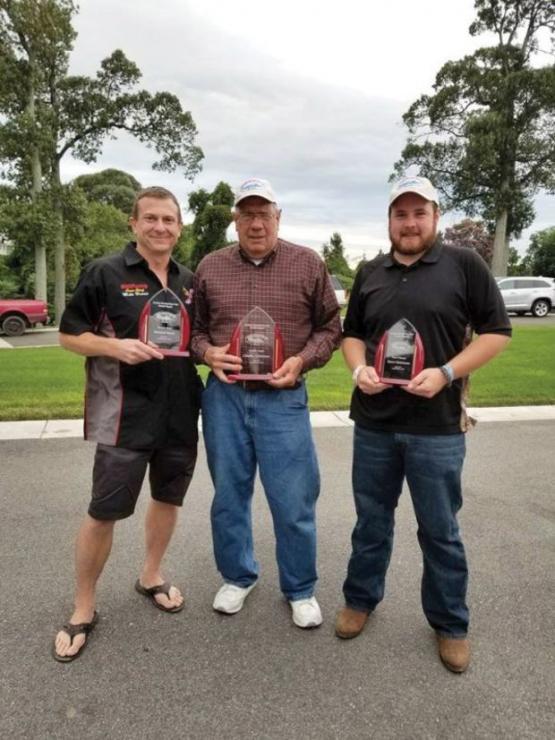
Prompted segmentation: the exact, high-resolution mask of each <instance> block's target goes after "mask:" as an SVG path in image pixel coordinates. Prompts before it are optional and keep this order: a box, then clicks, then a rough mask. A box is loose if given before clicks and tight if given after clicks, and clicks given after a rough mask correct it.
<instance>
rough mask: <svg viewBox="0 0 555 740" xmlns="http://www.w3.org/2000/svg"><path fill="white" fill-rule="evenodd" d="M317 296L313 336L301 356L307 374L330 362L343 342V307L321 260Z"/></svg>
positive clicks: (315, 289) (315, 293) (314, 305)
mask: <svg viewBox="0 0 555 740" xmlns="http://www.w3.org/2000/svg"><path fill="white" fill-rule="evenodd" d="M316 269H317V273H316V280H315V286H314V292H313V304H312V305H313V310H312V316H313V319H312V326H313V330H312V334H311V335H310V337H309V338H308V341H307V343H306V344H305V346H304V347H303V349H302V350H301V352H299V355H298V356H299V357H300V358H301V359H302V361H303V371H304V370H312V369H314V368H317V367H322V366H323V365H325V364H326V362H327V361H328V360H329V359H330V357H331V356H332V354H333V352H334V351H335V350H336V349H337V348H338V347H339V344H340V341H341V321H340V319H339V304H338V303H337V298H336V297H335V291H334V290H333V287H332V284H331V280H330V279H329V276H328V271H327V269H326V266H325V264H324V262H322V261H321V260H319V259H318V265H317V268H316Z"/></svg>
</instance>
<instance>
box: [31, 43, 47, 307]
mask: <svg viewBox="0 0 555 740" xmlns="http://www.w3.org/2000/svg"><path fill="white" fill-rule="evenodd" d="M29 66H30V75H29V97H28V100H27V113H28V115H29V119H30V121H31V127H32V135H31V147H30V149H31V201H32V203H33V206H34V207H35V208H36V207H37V205H38V202H39V197H40V194H41V192H42V166H41V161H40V151H39V143H38V141H37V121H36V113H35V79H36V74H37V71H36V64H35V61H34V58H33V56H32V55H31V54H30V55H29ZM46 270H47V268H46V245H45V244H44V241H43V240H42V239H41V237H40V236H39V237H37V238H36V241H35V298H37V299H38V300H39V301H46V300H47V294H46V291H47V289H46V284H47V271H46Z"/></svg>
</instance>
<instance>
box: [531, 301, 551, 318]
mask: <svg viewBox="0 0 555 740" xmlns="http://www.w3.org/2000/svg"><path fill="white" fill-rule="evenodd" d="M550 308H551V307H550V305H549V303H548V302H547V301H545V300H543V298H540V299H539V300H537V301H534V303H533V304H532V314H533V315H534V316H535V317H536V318H537V319H543V317H544V316H547V314H548V313H549V311H550Z"/></svg>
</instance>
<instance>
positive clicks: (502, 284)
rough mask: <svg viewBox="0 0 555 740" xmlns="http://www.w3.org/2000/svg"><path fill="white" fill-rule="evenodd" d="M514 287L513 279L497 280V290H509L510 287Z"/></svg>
mask: <svg viewBox="0 0 555 740" xmlns="http://www.w3.org/2000/svg"><path fill="white" fill-rule="evenodd" d="M514 287H515V281H514V280H500V281H499V290H510V289H511V288H514Z"/></svg>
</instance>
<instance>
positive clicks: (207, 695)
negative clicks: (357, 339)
mask: <svg viewBox="0 0 555 740" xmlns="http://www.w3.org/2000/svg"><path fill="white" fill-rule="evenodd" d="M315 437H316V441H317V446H318V451H319V457H320V463H321V469H322V479H323V489H322V495H321V497H320V501H319V509H318V518H319V570H320V583H319V588H318V598H319V600H320V603H321V605H322V609H323V612H324V620H325V621H324V624H323V626H322V627H321V628H319V629H318V630H314V631H302V630H299V629H298V628H296V627H295V626H294V625H293V624H292V622H291V619H290V612H289V607H288V605H287V604H286V603H285V602H284V601H283V599H282V597H281V596H280V593H279V589H278V585H277V573H276V567H275V563H274V541H273V536H272V532H271V523H270V518H269V514H268V510H267V506H266V503H265V501H264V499H263V496H262V495H260V490H257V494H256V496H255V507H254V530H255V541H256V548H257V553H258V557H259V560H260V562H261V571H262V572H261V578H260V581H259V584H258V585H257V587H256V588H255V589H254V591H253V593H252V594H251V595H250V596H249V599H248V601H247V603H246V605H245V608H244V609H243V611H242V612H240V613H239V614H237V615H235V616H232V617H226V616H223V615H219V614H217V613H215V612H213V611H212V609H211V601H212V598H213V595H214V593H215V591H216V589H217V588H218V587H219V585H220V579H219V576H218V574H217V573H216V571H215V568H214V564H213V560H212V553H211V544H210V531H209V523H208V514H209V504H210V498H211V486H210V483H209V478H208V474H207V470H206V464H205V462H204V455H203V453H202V452H201V456H200V462H199V465H198V470H197V472H196V474H195V478H194V481H193V484H192V486H191V489H190V491H189V493H188V496H187V499H186V503H185V507H184V511H183V515H182V517H181V520H180V524H179V527H178V531H177V532H176V535H175V537H174V540H173V542H172V545H171V549H170V552H169V553H168V557H167V573H168V575H170V576H171V577H172V578H173V579H175V582H176V583H178V584H179V585H180V586H181V587H183V588H184V590H185V593H186V599H187V606H186V609H185V610H184V611H183V612H181V613H180V614H176V615H171V614H164V613H162V612H160V611H157V610H156V609H154V608H153V607H152V606H151V605H150V604H149V603H147V602H146V600H144V599H143V598H141V597H140V596H138V595H137V594H136V593H135V592H134V591H133V582H134V579H135V578H136V576H137V570H138V567H139V563H140V559H141V553H142V518H143V517H142V513H143V511H144V507H145V502H146V499H147V492H146V491H144V492H143V496H142V497H141V501H140V504H139V511H138V512H137V515H136V516H134V517H133V518H131V519H129V520H126V521H125V522H121V523H119V524H118V526H117V532H116V538H115V543H114V547H113V552H112V557H111V559H110V562H109V564H108V567H107V569H106V572H105V574H104V577H103V579H102V581H101V586H100V593H99V609H100V612H101V620H100V623H99V625H98V627H97V629H96V631H95V633H94V634H93V635H92V637H91V639H90V643H89V645H88V646H87V649H86V651H85V652H84V653H83V655H82V656H81V657H80V658H79V659H78V660H77V661H76V662H74V663H71V664H68V665H62V664H58V663H56V662H55V661H54V660H53V659H52V658H51V657H50V654H49V652H50V646H51V640H52V637H53V635H54V632H55V628H56V627H58V626H59V625H60V624H61V623H63V621H64V620H65V619H66V618H67V617H68V616H69V613H70V610H71V589H72V570H73V566H72V551H73V540H74V535H75V531H76V529H77V526H78V523H79V521H80V519H81V516H82V513H83V511H84V509H85V507H86V504H87V502H88V495H89V493H88V492H89V477H90V465H91V460H92V453H93V448H92V446H91V445H88V444H86V443H83V442H81V441H79V440H73V439H66V440H43V441H4V442H0V456H1V461H2V462H1V468H0V470H1V478H2V485H1V489H0V505H1V509H2V512H3V514H2V518H1V529H2V532H1V538H0V557H1V562H2V606H1V611H0V620H1V621H0V626H1V629H0V665H1V673H0V675H1V678H0V736H1V737H2V738H8V737H9V738H26V739H28V738H41V739H42V738H77V737H79V738H87V739H88V738H104V737H108V738H110V739H117V738H125V739H127V738H129V739H131V738H133V739H135V738H139V737H140V738H161V737H180V738H181V737H186V738H193V739H195V740H196V738H199V739H200V738H203V740H205V739H206V738H222V737H225V738H256V739H257V740H259V739H268V740H273V739H274V738H276V739H277V738H280V739H282V738H288V739H289V738H293V739H294V740H296V739H297V738H299V739H301V738H302V739H303V740H311V739H312V738H314V739H316V738H317V739H318V740H326V739H330V740H331V739H332V738H333V739H335V738H341V740H343V739H350V738H353V739H354V738H380V740H382V739H388V738H396V739H398V738H401V739H404V738H407V739H409V738H410V739H411V740H413V739H419V738H442V739H444V738H449V739H451V738H473V739H474V738H519V740H520V739H522V738H548V737H552V736H553V728H554V726H555V714H554V702H553V697H554V696H555V668H554V657H555V624H554V612H553V604H554V603H555V599H554V596H555V594H554V582H553V573H554V572H555V553H554V533H555V506H554V502H553V490H554V480H555V461H554V459H553V455H552V454H551V453H550V452H549V450H552V449H553V439H554V438H555V421H554V422H549V421H546V422H511V423H503V424H500V423H482V424H479V425H478V427H477V428H476V429H475V430H474V431H473V432H472V433H471V435H470V437H469V440H468V448H469V454H468V460H467V465H466V474H465V506H464V507H463V511H462V515H461V522H462V527H463V532H464V536H465V542H466V548H467V551H468V555H469V560H470V566H471V589H470V594H469V596H470V605H471V610H472V619H473V622H472V646H473V662H472V666H471V668H470V670H469V671H468V672H467V673H466V674H464V675H462V676H457V675H453V674H450V673H448V672H447V671H446V670H445V669H444V668H443V666H442V665H441V663H440V662H439V660H438V658H437V656H436V652H435V643H434V639H433V635H432V633H431V630H430V629H429V628H428V626H427V624H426V622H425V620H424V617H423V615H422V612H421V609H420V604H419V578H420V573H421V560H420V554H419V551H418V547H417V543H416V536H415V525H414V521H413V516H412V510H411V507H410V499H409V497H408V495H406V493H405V495H404V496H403V497H402V499H401V504H400V506H399V511H398V517H397V537H396V543H395V549H394V553H393V558H392V563H391V568H390V572H389V577H388V584H387V594H386V599H385V601H384V602H383V604H382V605H380V607H379V608H378V609H377V611H376V612H375V614H374V615H373V616H372V617H371V619H370V622H369V624H368V626H367V629H366V630H365V632H364V633H363V634H362V635H361V636H360V637H359V638H357V639H355V640H352V641H348V642H344V641H340V640H338V639H337V638H336V637H335V636H334V634H333V619H334V613H335V611H336V608H337V607H338V605H339V604H340V601H341V599H340V594H341V584H342V580H343V577H344V574H345V567H346V562H347V556H348V552H349V537H350V531H351V527H352V524H353V521H354V511H353V505H352V500H351V493H350V485H349V475H350V471H349V467H350V454H351V430H350V429H349V428H342V429H338V428H333V429H317V430H315Z"/></svg>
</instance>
